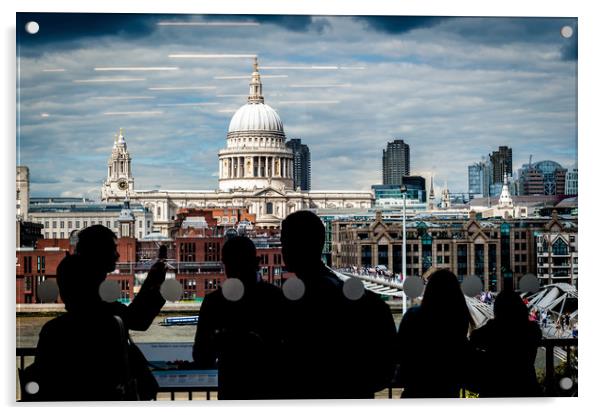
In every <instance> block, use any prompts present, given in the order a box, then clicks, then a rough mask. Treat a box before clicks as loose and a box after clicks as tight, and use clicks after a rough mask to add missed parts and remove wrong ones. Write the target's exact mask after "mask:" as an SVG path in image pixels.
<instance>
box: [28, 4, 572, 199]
mask: <svg viewBox="0 0 602 415" xmlns="http://www.w3.org/2000/svg"><path fill="white" fill-rule="evenodd" d="M29 21H36V22H38V23H39V27H40V29H39V32H37V33H36V34H29V33H27V32H26V30H25V24H26V23H27V22H29ZM566 26H568V27H570V28H572V35H571V36H569V37H567V36H563V35H562V33H564V34H565V35H567V31H566V30H565V31H564V32H563V31H562V28H563V27H566ZM17 51H18V68H19V76H18V95H17V98H18V107H17V108H18V129H17V140H18V141H17V164H21V165H27V166H29V168H30V172H31V181H32V194H33V195H34V196H50V195H54V196H57V195H62V196H88V197H98V196H99V194H100V185H101V183H102V180H103V179H104V178H105V175H106V162H107V159H108V157H109V155H110V151H111V146H112V143H113V136H114V134H115V133H116V132H117V131H118V129H119V128H120V127H123V128H124V130H125V135H126V140H127V142H128V146H129V150H130V154H131V155H132V158H133V173H134V177H135V180H136V188H137V189H214V188H216V187H217V169H218V165H217V152H218V150H219V149H220V148H222V147H224V146H225V137H226V132H227V128H228V123H229V121H230V118H231V117H232V115H233V114H234V111H236V109H237V108H239V107H240V106H241V105H243V104H244V103H245V102H246V98H245V97H246V94H247V92H248V81H249V79H250V73H251V71H252V58H251V56H254V55H257V56H258V58H259V64H260V72H261V74H262V81H263V91H264V97H265V102H266V103H267V104H268V105H270V106H272V107H273V108H275V109H276V110H277V111H278V113H279V114H280V117H281V119H282V121H283V123H284V128H285V133H286V135H287V137H288V138H301V139H302V140H303V142H304V143H306V144H307V145H309V147H310V150H311V155H312V188H313V189H349V190H353V189H357V190H360V189H369V188H370V186H371V185H372V184H377V183H380V182H381V164H382V149H383V148H384V147H385V146H386V143H387V141H392V140H393V139H395V138H400V139H403V140H405V141H406V142H407V143H408V144H409V145H410V151H411V170H412V171H411V172H412V174H421V175H424V176H425V177H427V178H429V177H430V175H431V174H433V175H434V177H435V185H436V188H437V190H439V189H440V188H441V187H442V186H444V184H445V183H447V185H448V186H449V189H450V191H452V192H466V191H467V166H468V165H469V164H470V163H473V162H475V161H479V160H480V159H481V158H482V157H483V156H486V155H487V154H489V153H490V152H492V151H493V150H495V149H497V147H498V146H500V145H507V146H510V147H512V149H513V155H514V169H515V170H516V169H517V168H519V167H521V165H522V164H523V163H527V162H528V159H529V155H531V154H532V155H533V161H539V160H545V159H550V160H555V161H557V162H559V163H561V164H562V165H563V166H565V167H574V166H576V163H577V122H576V121H577V100H576V98H577V97H576V92H577V88H576V87H577V76H576V73H577V21H576V19H572V18H458V17H456V18H434V17H374V16H371V17H343V16H336V17H335V16H267V15H266V16H257V15H249V16H243V15H237V16H227V15H211V16H209V15H150V14H149V15H126V14H105V15H99V14H28V13H21V14H18V15H17Z"/></svg>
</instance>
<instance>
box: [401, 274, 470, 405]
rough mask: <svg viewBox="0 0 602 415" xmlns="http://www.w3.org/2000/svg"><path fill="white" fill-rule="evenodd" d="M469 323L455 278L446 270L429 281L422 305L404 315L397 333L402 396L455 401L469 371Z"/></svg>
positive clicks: (468, 314)
mask: <svg viewBox="0 0 602 415" xmlns="http://www.w3.org/2000/svg"><path fill="white" fill-rule="evenodd" d="M473 324H474V323H473V320H472V316H471V315H470V311H469V310H468V306H467V305H466V300H465V298H464V294H463V293H462V290H461V288H460V284H459V282H458V279H457V277H456V276H455V275H454V274H453V273H452V272H451V271H449V270H447V269H440V270H437V271H435V272H434V273H433V274H432V275H431V276H430V278H429V279H428V282H427V285H426V288H425V290H424V295H423V297H422V303H421V304H420V306H417V307H413V308H411V309H409V310H408V311H407V312H406V313H405V314H404V316H403V318H402V320H401V323H400V325H399V331H398V335H397V336H398V351H399V355H398V356H399V359H398V360H399V372H398V375H399V377H398V379H399V380H400V382H401V384H402V387H403V393H402V395H401V397H402V398H459V397H460V390H461V389H462V387H463V385H464V381H465V377H466V374H467V372H468V370H467V367H468V363H469V362H468V359H469V358H468V355H469V352H468V338H467V336H468V330H469V327H470V326H472V325H473Z"/></svg>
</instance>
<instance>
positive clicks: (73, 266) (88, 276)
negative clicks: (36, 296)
mask: <svg viewBox="0 0 602 415" xmlns="http://www.w3.org/2000/svg"><path fill="white" fill-rule="evenodd" d="M103 280H104V276H101V275H99V274H98V273H91V272H89V271H88V269H87V262H86V261H85V260H84V259H83V258H82V257H81V256H80V255H77V254H76V255H68V256H66V257H65V258H63V260H62V261H61V262H60V263H59V265H58V267H57V269H56V282H57V285H58V286H59V293H60V295H61V299H62V300H63V303H65V308H66V309H67V311H78V310H81V309H84V308H86V307H88V308H89V307H91V306H94V304H97V303H98V302H100V301H101V300H100V294H99V293H98V288H99V287H100V284H101V283H102V281H103Z"/></svg>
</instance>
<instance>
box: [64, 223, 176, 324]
mask: <svg viewBox="0 0 602 415" xmlns="http://www.w3.org/2000/svg"><path fill="white" fill-rule="evenodd" d="M116 241H117V238H116V236H115V234H114V233H113V231H111V230H110V229H109V228H106V227H104V226H102V225H92V226H90V227H88V228H85V229H83V230H82V231H80V232H79V233H78V241H77V245H76V246H75V253H76V254H78V255H80V256H81V257H82V259H83V260H84V261H85V262H86V278H88V279H91V280H93V281H94V282H95V283H98V285H100V283H102V282H103V281H104V280H105V279H106V276H107V273H109V272H112V271H114V270H115V266H116V263H117V260H118V259H119V253H118V252H117V244H116ZM165 272H166V268H165V264H164V262H163V261H157V262H156V263H155V264H154V265H153V266H152V268H151V269H150V270H149V272H148V275H147V277H146V279H145V281H144V283H143V284H142V286H141V287H140V291H139V292H138V294H136V296H135V297H134V299H133V300H132V302H131V303H130V304H129V306H126V305H125V304H123V303H120V302H117V301H115V302H112V303H105V304H103V306H106V304H109V305H110V311H111V312H112V313H113V314H115V315H118V316H120V317H121V318H122V319H123V322H124V323H125V325H126V328H127V329H129V330H137V331H145V330H146V329H148V328H149V327H150V325H151V324H152V322H153V320H154V318H155V317H156V316H157V314H159V312H160V311H161V307H163V305H164V304H165V299H164V298H163V296H162V295H161V292H160V288H161V284H162V283H163V282H164V281H165ZM77 298H78V299H81V300H83V301H90V300H91V299H94V300H95V301H100V296H99V295H98V289H97V285H92V292H90V293H89V294H88V295H85V296H82V295H79V296H77Z"/></svg>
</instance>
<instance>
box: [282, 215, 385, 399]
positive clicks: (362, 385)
mask: <svg viewBox="0 0 602 415" xmlns="http://www.w3.org/2000/svg"><path fill="white" fill-rule="evenodd" d="M324 240H325V230H324V225H323V224H322V221H321V220H320V218H318V217H317V216H316V215H315V214H313V213H311V212H309V211H298V212H295V213H292V214H291V215H289V216H288V217H287V218H286V219H285V220H284V221H283V222H282V234H281V241H282V255H283V259H284V262H285V264H286V268H287V270H288V271H292V272H294V273H295V274H296V275H297V277H298V278H300V279H301V281H302V282H303V285H304V287H305V291H304V293H303V295H302V296H301V297H300V298H299V299H296V300H295V299H289V300H288V301H287V313H286V316H287V319H286V325H285V328H286V329H287V333H286V336H285V353H286V354H285V356H286V359H285V361H284V362H283V367H284V368H285V370H286V377H287V382H286V385H287V397H289V398H295V399H312V398H324V399H327V398H330V399H333V398H335V399H336V398H373V397H374V393H375V392H377V391H379V390H382V389H384V388H385V387H387V386H388V384H389V383H390V381H391V378H392V372H393V364H394V363H393V362H394V355H393V348H394V341H395V323H394V321H393V317H392V315H391V312H390V310H389V307H388V306H387V305H386V304H385V303H384V302H383V301H382V300H381V299H380V298H379V297H378V296H376V295H375V294H374V293H372V292H369V291H365V292H364V293H363V295H362V296H361V297H360V298H359V299H351V298H347V297H346V296H345V295H344V294H343V282H342V281H341V280H340V279H339V278H338V277H337V276H336V275H335V274H334V273H333V272H332V271H331V270H330V269H328V268H327V267H326V266H325V265H324V263H323V262H322V260H321V255H322V249H323V247H324ZM285 284H286V283H285ZM284 291H285V294H286V292H287V290H286V287H285V289H284ZM289 298H296V297H295V296H289Z"/></svg>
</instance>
